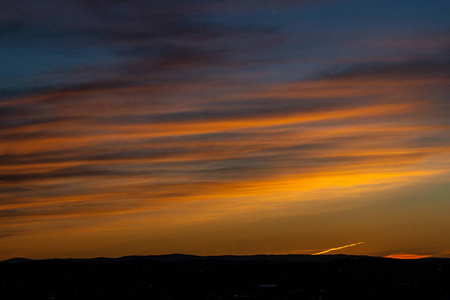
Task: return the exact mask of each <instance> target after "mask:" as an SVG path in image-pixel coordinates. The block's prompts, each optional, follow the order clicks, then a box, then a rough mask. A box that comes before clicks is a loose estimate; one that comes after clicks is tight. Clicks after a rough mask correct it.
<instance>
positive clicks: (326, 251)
mask: <svg viewBox="0 0 450 300" xmlns="http://www.w3.org/2000/svg"><path fill="white" fill-rule="evenodd" d="M360 244H364V242H358V243H354V244H350V245H345V246H341V247H337V248H331V249H328V250H325V251H322V252H317V253H313V254H311V255H320V254H325V253H328V252H330V251H335V250H340V249H344V248H348V247H353V246H357V245H360Z"/></svg>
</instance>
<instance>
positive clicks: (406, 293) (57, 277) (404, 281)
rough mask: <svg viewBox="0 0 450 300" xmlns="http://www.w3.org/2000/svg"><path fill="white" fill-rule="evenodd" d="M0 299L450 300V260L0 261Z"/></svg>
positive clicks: (329, 257) (304, 257)
mask: <svg viewBox="0 0 450 300" xmlns="http://www.w3.org/2000/svg"><path fill="white" fill-rule="evenodd" d="M0 299H2V300H3V299H4V300H9V299H30V300H31V299H55V300H56V299H69V300H70V299H86V300H89V299H127V300H128V299H129V300H137V299H195V300H197V299H198V300H201V299H450V259H437V258H428V259H421V260H408V261H406V260H393V259H387V258H379V257H366V256H345V255H325V256H308V255H281V256H280V255H269V256H265V255H259V256H221V257H197V256H187V255H166V256H145V257H122V258H117V259H107V258H97V259H85V260H76V259H64V260H25V259H13V260H9V261H4V262H0Z"/></svg>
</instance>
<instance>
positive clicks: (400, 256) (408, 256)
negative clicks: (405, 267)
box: [385, 253, 432, 259]
mask: <svg viewBox="0 0 450 300" xmlns="http://www.w3.org/2000/svg"><path fill="white" fill-rule="evenodd" d="M385 257H386V258H394V259H421V258H428V257H432V255H420V254H405V253H402V254H391V255H387V256H385Z"/></svg>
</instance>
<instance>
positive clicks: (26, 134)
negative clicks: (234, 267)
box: [0, 0, 450, 260]
mask: <svg viewBox="0 0 450 300" xmlns="http://www.w3.org/2000/svg"><path fill="white" fill-rule="evenodd" d="M449 16H450V2H449V1H448V0H432V1H430V0H411V1H393V0H390V1H387V0H374V1H361V0H351V1H350V0H348V1H346V0H334V1H333V0H323V1H320V0H316V1H314V0H310V1H308V0H298V1H294V0H223V1H206V0H189V1H185V0H184V1H183V0H178V1H173V0H124V1H120V0H115V1H114V0H33V1H29V0H14V1H13V0H6V1H1V3H0V58H1V65H0V260H3V259H8V258H12V257H28V258H51V257H60V258H65V257H97V256H108V257H118V256H124V255H154V254H167V253H185V254H196V255H222V254H263V253H265V254H292V253H298V254H321V253H326V254H339V253H343V254H358V255H359V254H361V255H374V256H389V257H399V258H415V257H427V256H438V257H450V239H449V234H450V217H449V216H450V18H449ZM328 250H329V251H328Z"/></svg>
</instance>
